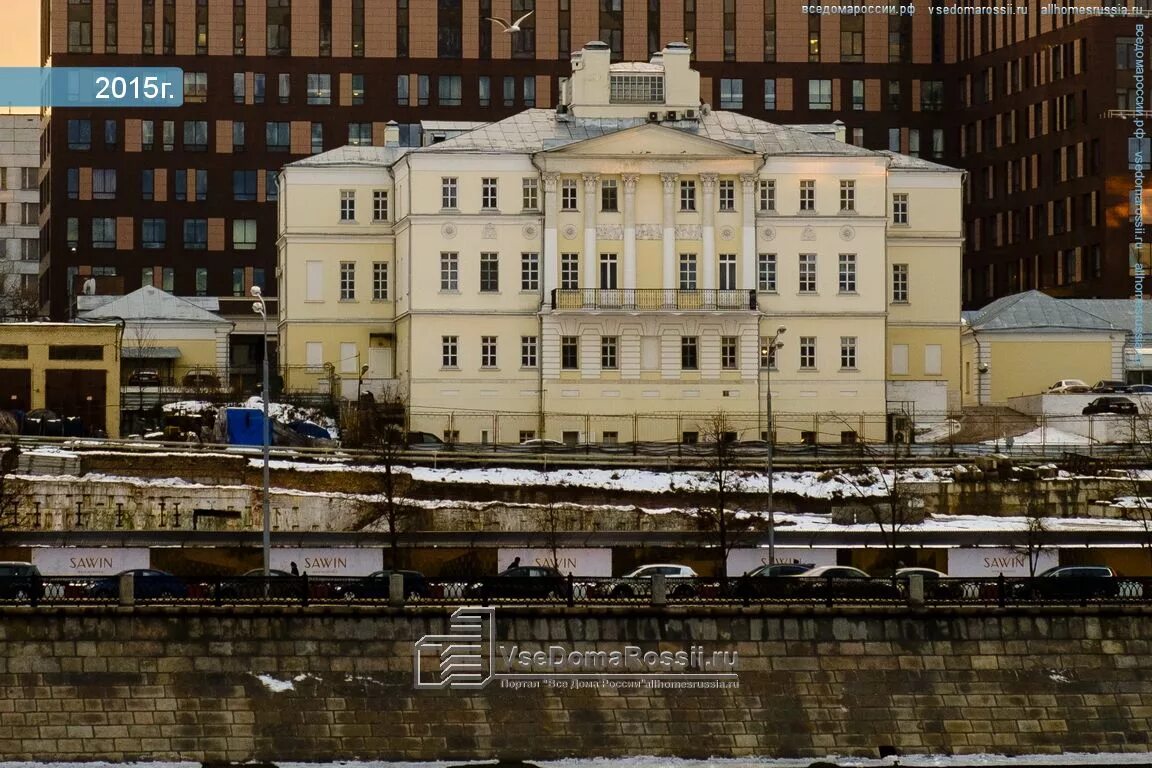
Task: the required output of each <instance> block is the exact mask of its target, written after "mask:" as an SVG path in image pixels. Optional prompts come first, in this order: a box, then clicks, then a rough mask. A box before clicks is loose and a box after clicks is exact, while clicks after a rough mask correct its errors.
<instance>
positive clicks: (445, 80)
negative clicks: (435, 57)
mask: <svg viewBox="0 0 1152 768" xmlns="http://www.w3.org/2000/svg"><path fill="white" fill-rule="evenodd" d="M436 85H437V90H436V99H437V101H438V102H439V104H440V106H442V107H458V106H460V104H461V103H462V102H463V97H464V86H463V84H462V80H461V77H460V75H440V77H439V80H438V81H437V84H436Z"/></svg>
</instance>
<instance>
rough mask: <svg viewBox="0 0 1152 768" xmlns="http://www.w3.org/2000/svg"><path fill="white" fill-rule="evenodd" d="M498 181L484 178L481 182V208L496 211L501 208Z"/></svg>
mask: <svg viewBox="0 0 1152 768" xmlns="http://www.w3.org/2000/svg"><path fill="white" fill-rule="evenodd" d="M496 189H497V187H496V179H494V178H483V179H481V180H480V207H481V208H485V209H487V210H496V209H497V208H499V207H500V206H499V202H498V199H497V197H498V196H497V192H496Z"/></svg>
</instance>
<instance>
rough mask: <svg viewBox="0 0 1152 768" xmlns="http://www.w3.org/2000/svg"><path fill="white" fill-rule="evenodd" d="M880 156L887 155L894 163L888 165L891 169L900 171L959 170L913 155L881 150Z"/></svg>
mask: <svg viewBox="0 0 1152 768" xmlns="http://www.w3.org/2000/svg"><path fill="white" fill-rule="evenodd" d="M880 154H882V155H887V156H888V157H890V158H892V162H891V163H890V164H889V165H888V167H889V168H895V169H896V170H899V171H955V170H959V169H957V168H953V167H952V166H950V165H941V164H940V163H933V162H932V161H931V160H925V159H924V158H922V157H912V156H911V155H902V154H900V153H899V152H893V151H892V150H890V149H882V150H880Z"/></svg>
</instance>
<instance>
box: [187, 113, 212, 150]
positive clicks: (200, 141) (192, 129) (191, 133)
mask: <svg viewBox="0 0 1152 768" xmlns="http://www.w3.org/2000/svg"><path fill="white" fill-rule="evenodd" d="M207 149H208V121H207V120H185V121H184V151H185V152H204V151H205V150H207Z"/></svg>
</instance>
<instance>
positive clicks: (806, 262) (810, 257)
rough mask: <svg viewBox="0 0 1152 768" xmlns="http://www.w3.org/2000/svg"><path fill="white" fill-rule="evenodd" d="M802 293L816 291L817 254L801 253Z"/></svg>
mask: <svg viewBox="0 0 1152 768" xmlns="http://www.w3.org/2000/svg"><path fill="white" fill-rule="evenodd" d="M800 293H816V254H814V253H802V254H800Z"/></svg>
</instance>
